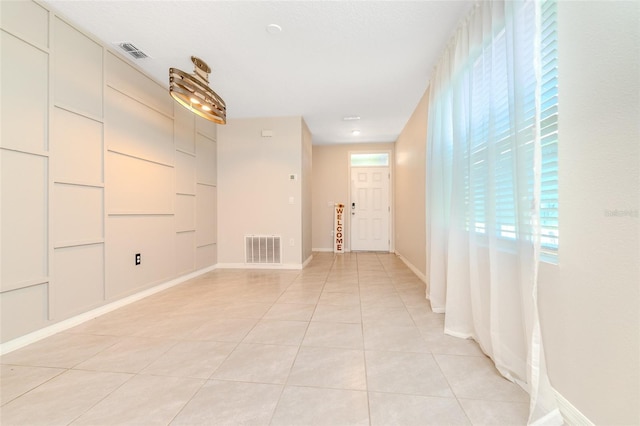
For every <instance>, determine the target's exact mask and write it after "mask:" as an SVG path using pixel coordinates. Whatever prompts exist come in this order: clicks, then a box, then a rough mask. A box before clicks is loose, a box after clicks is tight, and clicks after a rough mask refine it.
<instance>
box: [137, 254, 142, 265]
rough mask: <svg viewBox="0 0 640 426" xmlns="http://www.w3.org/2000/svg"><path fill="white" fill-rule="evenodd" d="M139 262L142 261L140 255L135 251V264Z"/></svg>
mask: <svg viewBox="0 0 640 426" xmlns="http://www.w3.org/2000/svg"><path fill="white" fill-rule="evenodd" d="M140 263H142V256H140V253H136V265H139V264H140Z"/></svg>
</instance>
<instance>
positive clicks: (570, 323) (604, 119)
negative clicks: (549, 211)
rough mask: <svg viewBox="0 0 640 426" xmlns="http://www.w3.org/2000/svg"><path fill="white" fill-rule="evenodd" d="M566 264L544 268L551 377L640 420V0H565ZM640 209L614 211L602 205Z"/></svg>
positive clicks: (588, 402) (606, 409)
mask: <svg viewBox="0 0 640 426" xmlns="http://www.w3.org/2000/svg"><path fill="white" fill-rule="evenodd" d="M558 17H559V26H558V40H559V173H560V174H559V182H560V211H559V213H560V247H559V264H558V265H557V266H555V265H549V264H545V265H543V268H542V270H541V276H540V279H541V282H540V293H541V294H540V302H539V303H540V307H541V310H542V315H541V322H542V332H543V338H544V343H545V345H546V346H545V349H546V354H547V363H548V370H549V375H550V379H551V384H552V385H553V386H554V388H555V389H556V390H557V391H558V392H559V393H560V394H561V395H562V396H563V397H564V398H566V399H567V400H568V401H569V402H570V403H571V404H572V405H573V406H574V407H575V408H577V409H578V410H579V411H580V412H582V414H584V415H585V416H586V417H587V418H589V419H590V420H591V421H592V422H594V423H595V424H607V425H614V424H618V425H630V424H639V423H640V408H639V401H640V392H639V388H640V372H639V369H640V352H639V338H640V329H639V327H640V316H639V312H640V294H639V291H640V273H639V267H640V248H639V239H640V225H639V221H640V219H639V218H638V210H639V209H640V198H639V197H640V182H639V180H640V172H639V170H640V3H639V2H637V1H632V2H559V5H558ZM616 209H617V210H621V211H630V212H632V215H634V216H608V215H607V213H606V212H607V210H609V211H614V210H616Z"/></svg>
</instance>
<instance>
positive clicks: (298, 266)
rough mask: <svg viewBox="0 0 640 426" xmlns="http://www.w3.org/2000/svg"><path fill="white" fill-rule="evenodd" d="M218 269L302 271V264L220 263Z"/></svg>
mask: <svg viewBox="0 0 640 426" xmlns="http://www.w3.org/2000/svg"><path fill="white" fill-rule="evenodd" d="M216 266H217V269H275V270H277V269H286V270H291V269H302V264H301V263H279V264H277V265H273V264H264V263H256V264H254V263H218V264H217V265H216Z"/></svg>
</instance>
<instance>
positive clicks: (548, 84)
mask: <svg viewBox="0 0 640 426" xmlns="http://www.w3.org/2000/svg"><path fill="white" fill-rule="evenodd" d="M527 7H529V8H530V9H531V11H530V12H528V16H530V17H531V18H532V19H530V20H523V21H520V22H518V23H517V24H518V25H522V26H523V27H524V28H520V30H521V33H522V34H520V32H519V33H518V34H519V35H520V36H521V37H520V38H519V39H516V40H517V41H519V42H521V43H518V45H517V46H514V45H509V42H508V41H507V40H508V38H507V37H505V33H506V31H507V29H506V28H503V29H502V30H501V31H499V32H498V33H497V34H496V35H494V37H493V38H492V40H491V42H490V44H489V45H487V46H485V47H484V48H483V49H481V51H480V52H479V53H478V54H477V56H475V57H473V58H472V59H471V62H470V63H471V66H469V67H468V68H466V69H465V71H464V72H465V73H468V74H467V75H466V82H468V85H469V87H468V89H465V93H468V101H469V104H468V105H469V106H468V116H469V117H468V129H465V130H466V131H467V132H468V140H467V145H466V146H464V147H463V148H462V149H463V150H465V152H464V154H463V158H464V160H465V163H466V164H464V165H463V167H464V168H465V170H464V171H465V173H464V179H465V182H464V188H465V192H466V194H465V204H466V216H465V218H464V219H465V222H466V229H467V230H469V231H471V232H474V233H475V234H478V235H493V236H496V237H499V238H501V239H506V240H516V239H518V238H525V239H528V238H531V235H532V233H533V231H532V229H533V228H532V227H533V226H534V224H532V223H531V221H530V220H529V217H528V216H530V208H529V206H527V205H526V204H524V203H523V202H522V200H518V199H516V197H518V194H526V195H528V199H532V198H533V190H534V188H533V182H534V176H533V173H534V170H533V169H534V168H533V167H532V166H533V164H534V161H535V159H534V158H533V156H534V149H533V148H534V141H535V137H536V132H539V135H540V145H541V159H540V161H541V179H540V180H541V184H540V202H539V209H540V241H541V246H542V250H543V251H544V252H546V253H550V254H553V253H555V252H556V251H557V249H558V67H557V64H558V59H557V58H558V51H557V30H556V21H557V19H556V4H555V1H552V0H546V1H543V2H542V3H541V5H540V7H541V10H540V18H541V22H542V25H541V28H542V29H541V33H540V34H539V37H540V51H539V52H534V51H533V50H534V48H535V45H536V43H534V40H533V38H534V37H536V34H535V9H534V8H535V7H536V2H530V3H529V4H528V6H527ZM527 38H529V39H527ZM527 49H528V51H527ZM510 50H511V51H513V52H517V53H510ZM510 54H511V55H513V57H511V58H508V55H510ZM521 58H525V59H524V60H523V59H521ZM529 58H531V59H532V60H531V61H529V62H527V61H526V59H529ZM534 58H538V59H539V61H538V62H539V63H540V66H539V68H540V69H539V78H540V80H541V81H540V84H537V81H538V80H537V78H538V74H537V72H536V71H537V70H536V69H535V67H534V66H532V65H533V63H536V61H535V60H533V59H534ZM514 67H518V69H517V70H516V71H515V72H514V70H513V68H514ZM514 92H518V93H517V94H515V95H514ZM538 105H539V108H538V107H537V106H538ZM537 114H539V116H537ZM452 149H454V150H455V149H456V147H452ZM522 173H526V179H523V177H524V176H519V175H521V174H522ZM518 182H527V185H526V186H527V187H526V188H524V187H521V188H518V187H517V185H522V183H518Z"/></svg>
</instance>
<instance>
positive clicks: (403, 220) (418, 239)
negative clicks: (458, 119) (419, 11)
mask: <svg viewBox="0 0 640 426" xmlns="http://www.w3.org/2000/svg"><path fill="white" fill-rule="evenodd" d="M428 107H429V91H428V90H427V91H426V92H425V93H424V95H423V96H422V98H421V99H420V102H419V103H418V105H417V106H416V109H415V110H414V111H413V114H412V115H411V117H410V118H409V121H407V124H406V125H405V127H404V129H403V130H402V132H401V133H400V136H398V140H397V141H396V147H395V148H396V153H395V159H396V173H395V177H396V178H395V185H394V192H395V248H396V253H397V254H398V255H399V256H400V257H401V258H402V259H403V260H404V261H405V262H406V263H407V264H408V265H409V266H410V267H411V268H412V269H413V270H414V272H416V274H417V275H418V276H420V278H421V279H422V280H423V281H425V282H426V276H427V266H426V265H427V254H426V248H427V240H426V238H427V237H426V226H427V222H426V162H427V153H426V148H427V111H428Z"/></svg>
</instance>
